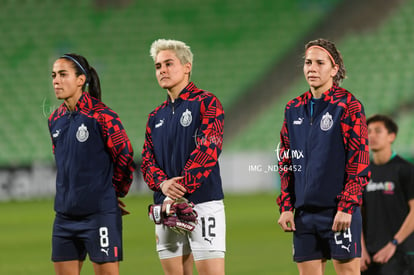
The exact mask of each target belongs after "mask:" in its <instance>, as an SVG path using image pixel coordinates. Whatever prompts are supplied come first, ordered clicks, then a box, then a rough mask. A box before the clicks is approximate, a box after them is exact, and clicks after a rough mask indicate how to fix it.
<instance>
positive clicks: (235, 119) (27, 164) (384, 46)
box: [0, 0, 414, 274]
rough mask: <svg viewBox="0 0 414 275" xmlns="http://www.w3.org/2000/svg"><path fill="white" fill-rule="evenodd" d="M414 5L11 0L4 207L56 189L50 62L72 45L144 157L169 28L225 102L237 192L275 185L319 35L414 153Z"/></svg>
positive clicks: (6, 16)
mask: <svg viewBox="0 0 414 275" xmlns="http://www.w3.org/2000/svg"><path fill="white" fill-rule="evenodd" d="M413 14H414V0H405V1H404V0H394V1H387V0H362V1H361V0H314V1H309V0H278V1H270V0H269V1H268V0H238V1H236V0H234V1H226V0H203V1H191V0H170V1H166V0H152V1H144V0H119V1H115V0H112V1H111V0H61V1H52V0H43V1H40V0H39V1H36V0H2V1H0V34H1V37H0V96H1V100H0V127H1V128H0V201H3V203H0V209H2V208H4V209H9V208H8V207H10V208H12V209H13V208H14V206H11V205H10V203H15V201H21V200H26V201H29V202H30V201H32V200H33V199H38V198H41V199H50V198H53V194H54V173H55V171H54V160H53V154H52V148H51V141H50V137H49V133H48V129H47V118H48V116H49V115H50V113H51V112H52V111H53V110H54V108H56V107H57V106H59V104H61V102H59V101H56V100H55V97H54V92H53V88H52V84H51V68H52V64H53V62H54V61H55V60H56V59H57V58H58V57H59V56H60V55H62V54H64V53H68V52H75V53H79V54H82V55H84V56H86V57H87V59H88V60H89V61H90V63H91V64H92V65H93V66H94V67H95V68H96V69H97V71H98V73H99V75H100V78H101V84H102V89H103V101H104V102H105V103H106V104H107V105H108V106H110V107H111V108H112V109H114V110H115V111H116V112H117V113H118V114H119V115H120V117H121V119H122V121H123V123H124V126H125V128H126V130H127V133H128V135H129V137H130V139H131V141H132V144H133V146H134V150H135V160H136V162H137V163H139V162H140V155H141V148H142V144H143V141H144V131H145V123H146V119H147V114H148V113H149V112H150V111H151V110H152V109H153V108H154V107H155V106H156V105H158V104H160V103H161V102H162V101H163V100H165V98H166V93H165V91H163V90H162V89H160V88H159V86H158V84H157V82H156V79H155V74H154V65H153V62H152V59H151V58H150V57H149V47H150V45H151V43H152V42H153V41H154V40H155V39H158V38H170V39H178V40H183V41H185V42H186V43H188V44H189V45H190V46H191V48H192V50H193V52H194V56H195V61H194V66H193V74H192V80H193V81H194V82H195V83H196V84H197V85H198V86H199V87H200V88H203V89H206V90H208V91H211V92H213V93H214V94H216V95H217V96H218V97H219V98H220V100H221V101H222V103H223V106H224V109H225V112H226V119H225V137H224V149H223V153H222V156H221V159H220V161H221V166H222V173H223V185H224V189H225V192H226V194H228V195H229V196H230V197H231V196H232V195H238V194H250V193H260V192H262V193H268V194H273V195H276V194H277V192H278V181H279V179H278V175H277V173H276V172H275V171H274V167H273V165H274V164H275V162H276V154H275V149H276V146H277V143H278V134H279V130H280V127H281V123H282V120H283V110H284V106H285V104H286V103H287V101H288V100H289V99H291V98H293V97H295V96H297V95H299V94H300V93H303V92H304V91H305V90H306V89H307V85H306V83H305V81H304V78H303V74H302V62H303V61H302V55H303V47H304V44H305V43H306V42H307V41H309V40H312V39H316V38H319V37H323V38H327V39H331V40H333V41H335V42H336V44H337V46H338V48H339V49H340V50H341V52H342V55H343V58H344V61H345V65H346V68H347V71H348V78H347V79H346V80H345V81H344V83H343V85H342V86H343V87H344V88H346V89H348V90H350V91H351V92H352V93H353V94H355V95H356V97H357V98H358V99H360V101H361V102H362V103H363V105H364V106H365V111H366V114H367V116H370V115H372V114H374V113H385V114H388V115H391V116H392V117H393V118H394V119H395V120H396V121H397V122H398V124H399V126H400V132H399V135H398V138H397V140H396V142H395V145H394V148H395V149H396V150H397V152H398V153H399V154H401V155H402V156H404V157H407V158H409V159H411V160H413V158H414V138H413V136H414V127H413V126H414V121H413V120H414V97H413V95H414V80H413V79H414V51H413V49H414V48H413V45H414V18H413V16H412V15H413ZM140 177H141V176H140V174H139V173H138V171H137V174H136V177H135V182H134V185H133V187H132V190H131V194H133V195H134V194H136V195H146V194H148V190H147V188H146V186H145V184H144V183H143V182H142V180H141V178H140ZM21 203H26V202H21ZM270 204H271V205H272V206H274V201H273V199H272V201H271V202H270ZM23 205H24V204H23ZM20 206H21V205H20V204H19V206H17V205H16V207H17V208H19V207H20ZM49 207H50V211H52V205H51V203H50V205H49ZM274 207H275V206H274ZM3 213H4V212H3V211H2V215H3ZM272 213H273V214H274V215H276V207H275V208H274V209H272ZM50 215H52V212H51V213H50ZM272 219H276V217H272ZM3 222H4V223H5V224H7V222H6V221H3ZM0 230H1V228H0ZM4 230H5V229H4ZM0 232H1V231H0ZM46 233H48V232H46ZM0 246H1V245H0ZM154 257H155V256H154ZM238 260H240V259H238ZM0 262H1V259H0ZM0 271H1V269H0ZM269 274H271V273H269Z"/></svg>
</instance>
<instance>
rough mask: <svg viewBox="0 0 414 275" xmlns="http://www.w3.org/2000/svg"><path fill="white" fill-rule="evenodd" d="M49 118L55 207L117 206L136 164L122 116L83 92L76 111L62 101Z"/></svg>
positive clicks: (76, 212) (83, 210)
mask: <svg viewBox="0 0 414 275" xmlns="http://www.w3.org/2000/svg"><path fill="white" fill-rule="evenodd" d="M48 122H49V131H50V134H51V138H52V143H53V152H54V154H55V160H56V167H57V176H56V196H55V211H56V212H57V213H62V214H66V215H73V216H82V215H88V214H93V213H99V212H109V211H114V210H115V209H117V208H118V203H117V197H123V196H125V195H126V194H127V193H128V191H129V187H130V185H131V182H132V177H133V175H132V173H133V171H134V167H135V166H134V162H133V150H132V146H131V143H130V141H129V139H128V136H127V134H126V132H125V130H124V128H123V126H122V123H121V120H120V119H119V117H118V115H117V114H116V113H115V112H114V111H112V110H111V109H110V108H108V107H107V106H106V105H105V104H104V103H102V102H101V101H99V100H98V99H96V98H93V97H91V96H90V95H89V93H87V92H83V94H82V96H81V97H80V99H79V101H78V103H77V104H76V107H75V109H74V110H73V111H69V109H68V108H67V107H66V105H65V104H64V103H63V104H62V105H61V106H60V107H59V108H58V109H56V110H55V111H54V112H53V113H52V114H51V115H50V117H49V121H48Z"/></svg>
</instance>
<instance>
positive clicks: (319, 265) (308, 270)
mask: <svg viewBox="0 0 414 275" xmlns="http://www.w3.org/2000/svg"><path fill="white" fill-rule="evenodd" d="M297 265H298V270H299V274H300V275H323V274H324V273H325V266H326V259H323V260H313V261H306V262H299V263H297Z"/></svg>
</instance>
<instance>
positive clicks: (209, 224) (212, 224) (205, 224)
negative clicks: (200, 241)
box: [200, 217, 216, 238]
mask: <svg viewBox="0 0 414 275" xmlns="http://www.w3.org/2000/svg"><path fill="white" fill-rule="evenodd" d="M200 220H201V229H202V233H201V234H202V237H203V238H204V237H215V236H216V233H214V232H213V230H214V229H215V228H216V219H215V218H214V217H208V218H207V219H206V217H201V218H200Z"/></svg>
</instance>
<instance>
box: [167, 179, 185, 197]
mask: <svg viewBox="0 0 414 275" xmlns="http://www.w3.org/2000/svg"><path fill="white" fill-rule="evenodd" d="M182 178H184V177H175V178H171V179H168V180H165V181H163V182H162V184H161V191H162V193H163V194H164V195H166V196H167V197H170V198H171V199H173V200H175V199H179V198H181V197H182V196H184V194H185V193H186V192H187V190H186V189H185V188H184V186H182V185H181V184H179V183H178V181H179V180H180V179H182Z"/></svg>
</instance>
